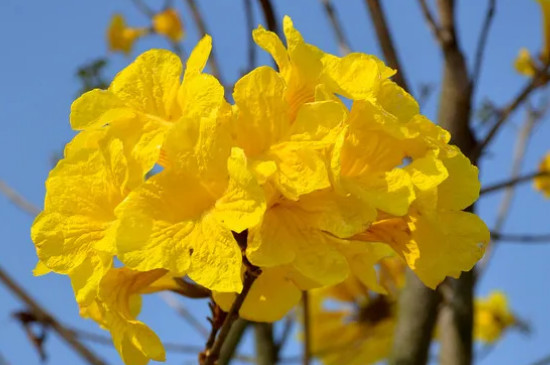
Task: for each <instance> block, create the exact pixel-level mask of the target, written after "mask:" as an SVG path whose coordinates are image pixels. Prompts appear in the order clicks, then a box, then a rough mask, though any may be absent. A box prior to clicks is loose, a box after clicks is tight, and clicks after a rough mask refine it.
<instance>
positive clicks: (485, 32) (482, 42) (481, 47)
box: [470, 0, 496, 93]
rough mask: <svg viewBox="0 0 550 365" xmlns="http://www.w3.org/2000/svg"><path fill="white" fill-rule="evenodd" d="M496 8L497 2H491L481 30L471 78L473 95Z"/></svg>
mask: <svg viewBox="0 0 550 365" xmlns="http://www.w3.org/2000/svg"><path fill="white" fill-rule="evenodd" d="M495 7H496V0H489V5H488V6H487V12H486V13H485V20H484V21H483V26H482V28H481V32H480V33H479V39H478V41H477V49H476V56H475V63H474V69H473V72H472V76H471V77H470V84H471V88H472V93H473V92H474V89H475V86H476V84H477V82H478V80H479V75H480V73H481V65H482V63H483V54H484V52H485V48H486V45H487V38H488V36H489V29H491V24H492V20H493V18H494V15H495Z"/></svg>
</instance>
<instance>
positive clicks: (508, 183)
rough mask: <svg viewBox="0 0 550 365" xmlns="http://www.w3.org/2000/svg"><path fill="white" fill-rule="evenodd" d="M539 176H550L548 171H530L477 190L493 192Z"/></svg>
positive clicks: (485, 192) (484, 192) (481, 192)
mask: <svg viewBox="0 0 550 365" xmlns="http://www.w3.org/2000/svg"><path fill="white" fill-rule="evenodd" d="M541 176H550V172H548V171H539V172H532V173H530V174H527V175H522V176H517V177H514V178H512V179H510V180H506V181H503V182H500V183H496V184H493V185H489V186H487V187H485V188H482V189H481V191H480V192H479V194H480V195H483V194H487V193H492V192H495V191H498V190H502V189H506V188H509V187H513V186H515V185H517V184H521V183H524V182H526V181H531V180H533V179H534V178H537V177H541Z"/></svg>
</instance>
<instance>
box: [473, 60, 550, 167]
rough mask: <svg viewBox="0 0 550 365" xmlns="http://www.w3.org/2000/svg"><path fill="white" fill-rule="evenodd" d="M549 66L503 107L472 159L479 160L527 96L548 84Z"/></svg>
mask: <svg viewBox="0 0 550 365" xmlns="http://www.w3.org/2000/svg"><path fill="white" fill-rule="evenodd" d="M549 66H550V64H548V65H546V66H545V67H544V68H543V70H541V71H539V72H537V73H536V74H535V76H533V78H532V79H531V80H530V81H529V82H528V83H527V85H525V86H524V87H523V89H521V91H520V92H519V93H518V94H517V95H516V96H515V97H514V98H513V99H512V101H511V102H509V103H508V104H507V106H506V107H504V108H503V109H502V111H501V112H500V113H499V114H498V118H497V120H496V121H495V123H494V124H493V127H492V128H491V129H490V130H489V132H488V133H487V135H486V136H485V138H483V139H482V140H481V141H479V142H478V143H477V145H476V146H475V148H474V149H473V150H472V153H471V154H470V159H471V160H472V161H477V159H478V158H479V157H480V156H481V154H482V153H483V151H484V150H485V148H486V147H487V146H488V145H489V143H491V141H492V140H493V138H494V137H495V136H496V134H497V132H498V130H499V129H500V127H502V126H503V125H504V123H505V122H506V121H507V120H508V117H510V115H512V113H513V112H514V111H515V110H516V109H517V108H518V107H520V106H521V105H522V104H523V103H524V102H525V101H526V100H527V97H528V96H529V95H531V93H532V92H533V91H535V90H536V89H538V88H539V87H541V86H544V85H546V83H547V82H548V77H547V71H548V67H549Z"/></svg>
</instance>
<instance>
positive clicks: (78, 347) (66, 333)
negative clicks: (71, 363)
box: [0, 268, 106, 365]
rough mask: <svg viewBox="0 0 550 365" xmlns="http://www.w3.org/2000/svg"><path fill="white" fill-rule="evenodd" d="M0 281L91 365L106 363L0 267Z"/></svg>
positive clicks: (103, 364)
mask: <svg viewBox="0 0 550 365" xmlns="http://www.w3.org/2000/svg"><path fill="white" fill-rule="evenodd" d="M0 281H2V282H3V283H4V284H5V285H6V286H7V287H8V289H9V290H10V291H11V292H12V293H13V294H15V295H16V296H17V297H18V298H19V299H20V300H21V301H22V302H24V303H25V304H26V305H27V306H28V307H29V309H30V310H31V311H32V313H33V314H34V315H35V317H36V318H37V319H38V320H39V321H40V322H41V323H44V324H46V325H47V326H48V327H49V328H51V329H53V330H54V331H55V332H56V333H57V334H58V335H59V336H60V337H61V338H62V339H63V340H64V341H65V342H66V343H67V345H69V346H70V347H72V348H73V350H74V351H75V352H76V353H78V354H79V355H80V356H81V357H82V359H84V360H85V361H86V362H88V363H89V364H92V365H105V364H106V363H105V362H104V361H103V360H101V359H100V358H99V357H97V355H96V354H94V353H93V352H92V351H91V350H90V349H88V348H87V347H86V346H84V345H83V344H82V343H81V342H80V341H79V340H78V339H77V338H76V337H75V336H74V333H73V332H72V331H71V330H69V329H67V328H66V327H65V326H63V325H62V324H61V323H60V322H59V321H58V320H57V319H55V318H54V317H53V316H52V315H51V314H50V313H48V312H47V311H46V310H45V309H43V308H42V307H41V306H40V305H39V304H38V303H37V302H36V301H35V300H34V299H33V298H31V296H30V295H29V294H27V293H26V292H25V290H24V289H23V288H22V287H21V286H19V285H18V284H17V283H16V282H15V281H14V280H13V279H12V278H10V277H9V275H8V274H7V273H6V272H4V271H3V270H2V268H0Z"/></svg>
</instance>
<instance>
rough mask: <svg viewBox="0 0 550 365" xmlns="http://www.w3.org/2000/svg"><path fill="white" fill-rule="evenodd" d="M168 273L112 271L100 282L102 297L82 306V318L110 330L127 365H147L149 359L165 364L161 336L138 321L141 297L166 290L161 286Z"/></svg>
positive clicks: (160, 271)
mask: <svg viewBox="0 0 550 365" xmlns="http://www.w3.org/2000/svg"><path fill="white" fill-rule="evenodd" d="M166 275H167V272H166V271H165V270H152V271H147V272H138V271H133V270H129V269H127V268H118V269H111V270H109V271H108V272H107V274H106V275H105V276H104V277H103V279H102V280H101V283H100V286H99V295H98V297H97V298H96V299H95V301H94V302H92V304H90V305H89V306H86V307H81V310H80V312H81V315H82V316H83V317H86V318H90V319H93V320H94V321H95V322H97V323H98V324H99V325H100V326H101V327H102V328H103V329H105V330H108V331H109V332H110V333H111V336H112V338H113V343H114V345H115V348H116V350H117V351H118V353H119V354H120V357H121V358H122V360H123V361H124V363H125V364H132V365H145V364H147V363H148V362H149V360H156V361H164V360H165V351H164V347H163V345H162V343H161V342H160V339H159V338H158V336H157V335H156V334H155V333H154V332H153V331H152V330H151V329H150V328H149V327H147V326H146V325H145V324H144V323H143V322H141V321H139V320H137V316H138V314H139V312H140V311H141V294H148V293H153V292H157V291H161V290H164V289H166V287H165V286H166V285H165V283H162V285H160V286H158V285H156V282H157V281H163V279H164V277H165V276H166Z"/></svg>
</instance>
